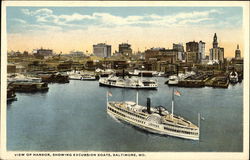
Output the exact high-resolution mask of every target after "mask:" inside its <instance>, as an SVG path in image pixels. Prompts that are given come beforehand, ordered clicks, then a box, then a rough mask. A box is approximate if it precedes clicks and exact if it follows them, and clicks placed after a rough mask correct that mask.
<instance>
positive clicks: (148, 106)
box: [147, 98, 151, 114]
mask: <svg viewBox="0 0 250 160" xmlns="http://www.w3.org/2000/svg"><path fill="white" fill-rule="evenodd" d="M150 105H151V104H150V98H147V112H148V113H149V114H151V110H150Z"/></svg>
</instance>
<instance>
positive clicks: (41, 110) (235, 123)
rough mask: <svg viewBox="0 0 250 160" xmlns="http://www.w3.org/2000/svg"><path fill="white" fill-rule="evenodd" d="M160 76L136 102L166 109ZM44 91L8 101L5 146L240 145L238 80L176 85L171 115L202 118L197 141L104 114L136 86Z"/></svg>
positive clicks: (167, 93)
mask: <svg viewBox="0 0 250 160" xmlns="http://www.w3.org/2000/svg"><path fill="white" fill-rule="evenodd" d="M164 81H165V79H164V78H159V88H158V90H140V91H139V104H142V105H146V98H147V97H150V98H151V103H152V105H153V106H155V105H164V106H166V108H167V109H168V110H169V111H171V92H172V88H171V87H168V86H167V85H164ZM49 88H50V89H49V91H48V92H46V93H35V94H29V93H17V98H18V100H17V101H14V102H12V103H11V104H8V109H7V149H8V150H13V151H16V150H20V151H21V150H30V151H36V150H39V151H62V150H69V151H72V150H75V151H153V152H157V151H220V152H222V151H223V152H240V151H242V149H243V146H242V142H243V138H242V136H243V126H242V120H243V117H242V115H243V83H241V84H237V85H234V86H232V85H230V86H229V88H228V89H214V88H207V87H205V88H178V90H179V91H180V92H181V93H182V96H181V97H176V98H175V100H176V102H175V104H176V106H175V110H174V111H175V114H177V115H180V116H183V117H184V118H186V119H188V120H190V121H191V122H193V123H195V124H197V123H198V120H197V119H198V113H201V114H202V116H203V117H204V118H205V120H203V121H201V137H200V141H192V140H185V139H180V138H175V137H170V136H159V135H156V134H151V133H147V132H144V131H141V130H138V129H136V128H134V127H132V126H130V125H128V124H123V123H120V122H117V121H115V120H114V119H112V118H111V117H110V116H109V115H108V114H107V113H106V92H107V91H111V92H112V94H113V96H112V97H110V100H117V101H124V100H133V101H135V95H136V90H131V89H120V88H108V87H99V84H98V81H70V83H68V84H50V85H49Z"/></svg>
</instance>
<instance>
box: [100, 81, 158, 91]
mask: <svg viewBox="0 0 250 160" xmlns="http://www.w3.org/2000/svg"><path fill="white" fill-rule="evenodd" d="M99 85H100V86H106V87H117V88H129V89H154V90H156V89H157V87H153V86H124V85H112V84H106V83H102V82H99Z"/></svg>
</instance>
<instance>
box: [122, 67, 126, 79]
mask: <svg viewBox="0 0 250 160" xmlns="http://www.w3.org/2000/svg"><path fill="white" fill-rule="evenodd" d="M124 75H125V71H124V69H123V70H122V78H123V79H124Z"/></svg>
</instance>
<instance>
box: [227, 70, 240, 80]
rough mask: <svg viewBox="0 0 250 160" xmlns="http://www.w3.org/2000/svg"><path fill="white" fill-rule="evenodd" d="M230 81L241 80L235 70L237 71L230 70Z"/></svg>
mask: <svg viewBox="0 0 250 160" xmlns="http://www.w3.org/2000/svg"><path fill="white" fill-rule="evenodd" d="M229 81H230V82H231V83H237V82H238V81H239V78H238V73H237V72H235V71H232V72H230V74H229Z"/></svg>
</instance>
